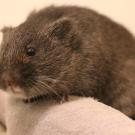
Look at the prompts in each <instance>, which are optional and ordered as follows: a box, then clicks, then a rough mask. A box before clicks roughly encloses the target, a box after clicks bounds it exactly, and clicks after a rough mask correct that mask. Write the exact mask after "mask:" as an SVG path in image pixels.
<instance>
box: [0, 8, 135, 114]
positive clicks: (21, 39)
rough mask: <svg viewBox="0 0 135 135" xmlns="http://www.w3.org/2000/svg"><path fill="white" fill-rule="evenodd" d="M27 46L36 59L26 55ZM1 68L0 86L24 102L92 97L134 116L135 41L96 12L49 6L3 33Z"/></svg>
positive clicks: (119, 27)
mask: <svg viewBox="0 0 135 135" xmlns="http://www.w3.org/2000/svg"><path fill="white" fill-rule="evenodd" d="M7 33H8V34H7ZM29 47H33V48H35V49H36V55H35V56H30V57H29V56H27V55H26V50H27V48H29ZM0 64H1V67H0V71H1V77H0V85H1V87H2V88H4V89H5V90H6V89H7V87H9V86H8V84H7V83H6V82H12V84H11V85H13V86H14V84H15V85H17V86H19V87H20V88H21V91H22V94H23V95H24V97H25V98H31V97H35V96H38V95H51V96H52V97H53V95H56V96H61V95H71V94H73V95H80V96H92V97H95V98H97V99H99V100H100V101H101V102H103V103H105V104H108V105H110V106H112V107H114V108H117V109H119V110H120V111H122V112H123V113H125V114H126V115H128V116H133V115H135V40H134V37H133V35H132V34H131V33H130V32H128V31H127V30H126V29H125V28H123V27H122V26H121V25H119V24H117V23H115V22H113V21H112V20H110V19H108V18H107V17H105V16H103V15H100V14H98V13H96V12H95V11H92V10H89V9H86V8H80V7H74V6H62V7H54V6H51V7H48V8H45V9H42V10H40V11H39V12H34V13H32V14H31V15H30V16H29V17H28V19H27V20H26V21H25V22H24V23H22V24H21V25H19V26H18V27H16V28H12V29H11V28H10V29H9V31H8V30H7V28H6V30H5V31H4V38H3V42H2V48H1V53H0ZM5 74H6V76H10V77H6V78H5ZM3 76H4V77H3Z"/></svg>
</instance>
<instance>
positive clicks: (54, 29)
mask: <svg viewBox="0 0 135 135" xmlns="http://www.w3.org/2000/svg"><path fill="white" fill-rule="evenodd" d="M72 25H73V24H72V22H71V20H69V19H68V18H62V19H59V20H58V21H55V22H54V23H52V24H51V26H50V28H49V36H52V37H57V38H58V39H64V38H65V37H66V36H67V35H68V34H69V32H70V31H71V29H72Z"/></svg>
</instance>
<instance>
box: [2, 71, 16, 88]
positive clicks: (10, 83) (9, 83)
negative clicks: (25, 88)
mask: <svg viewBox="0 0 135 135" xmlns="http://www.w3.org/2000/svg"><path fill="white" fill-rule="evenodd" d="M2 83H3V85H4V86H5V88H7V87H15V86H16V81H15V78H14V77H13V75H12V74H11V73H6V72H4V73H3V74H2Z"/></svg>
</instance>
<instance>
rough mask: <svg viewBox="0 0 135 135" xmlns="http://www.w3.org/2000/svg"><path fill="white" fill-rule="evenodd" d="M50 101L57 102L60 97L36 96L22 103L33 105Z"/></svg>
mask: <svg viewBox="0 0 135 135" xmlns="http://www.w3.org/2000/svg"><path fill="white" fill-rule="evenodd" d="M51 99H56V100H59V99H61V96H60V97H58V96H55V95H36V96H32V97H29V98H26V99H23V101H24V103H34V102H39V101H42V100H46V101H47V100H51Z"/></svg>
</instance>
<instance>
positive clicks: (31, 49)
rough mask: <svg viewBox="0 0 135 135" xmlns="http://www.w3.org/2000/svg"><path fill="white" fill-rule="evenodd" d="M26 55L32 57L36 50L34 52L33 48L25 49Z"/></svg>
mask: <svg viewBox="0 0 135 135" xmlns="http://www.w3.org/2000/svg"><path fill="white" fill-rule="evenodd" d="M26 54H27V55H28V56H34V55H35V54H36V50H35V49H34V48H32V47H30V48H27V50H26Z"/></svg>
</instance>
